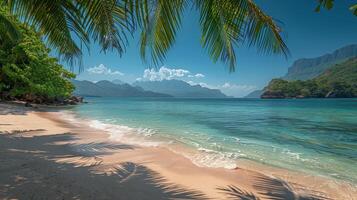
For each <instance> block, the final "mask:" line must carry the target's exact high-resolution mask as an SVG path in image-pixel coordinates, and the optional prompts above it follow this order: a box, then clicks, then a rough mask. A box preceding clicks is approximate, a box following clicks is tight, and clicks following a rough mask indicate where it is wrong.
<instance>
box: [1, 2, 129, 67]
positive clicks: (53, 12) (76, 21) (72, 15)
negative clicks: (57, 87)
mask: <svg viewBox="0 0 357 200" xmlns="http://www.w3.org/2000/svg"><path fill="white" fill-rule="evenodd" d="M5 3H6V5H7V6H9V8H10V10H11V12H12V13H13V14H14V15H17V16H19V18H20V20H22V21H24V22H26V23H28V24H30V25H33V26H35V27H36V28H37V29H38V31H40V32H41V33H42V34H43V35H45V38H46V41H47V42H48V44H49V46H50V47H53V48H55V49H57V50H58V52H59V54H60V55H61V57H63V58H65V59H66V60H69V61H70V62H71V61H73V59H74V58H80V57H81V55H82V45H85V46H86V47H88V45H89V43H90V39H92V40H93V41H95V42H98V43H99V44H100V45H101V47H102V50H103V51H106V50H107V49H116V50H118V52H119V54H122V53H123V52H124V47H125V41H126V37H125V31H126V30H128V28H129V26H128V22H129V20H127V18H126V12H125V10H124V8H123V7H122V6H121V5H120V1H117V0H91V1H87V0H7V1H5ZM78 41H79V42H78Z"/></svg>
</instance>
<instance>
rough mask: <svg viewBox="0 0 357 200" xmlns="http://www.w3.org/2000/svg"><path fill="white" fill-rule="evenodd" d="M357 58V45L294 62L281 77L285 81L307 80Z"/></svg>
mask: <svg viewBox="0 0 357 200" xmlns="http://www.w3.org/2000/svg"><path fill="white" fill-rule="evenodd" d="M356 56H357V44H353V45H348V46H345V47H342V48H340V49H337V50H335V51H334V52H332V53H330V54H325V55H323V56H319V57H316V58H304V59H299V60H296V61H295V62H294V63H293V65H292V66H291V67H289V69H288V73H287V74H286V75H285V76H284V77H283V79H285V80H308V79H312V78H315V77H317V76H319V75H320V74H322V73H323V72H324V71H325V70H326V69H328V68H330V67H332V66H333V65H335V64H337V63H341V62H343V61H346V60H348V59H349V58H353V57H356Z"/></svg>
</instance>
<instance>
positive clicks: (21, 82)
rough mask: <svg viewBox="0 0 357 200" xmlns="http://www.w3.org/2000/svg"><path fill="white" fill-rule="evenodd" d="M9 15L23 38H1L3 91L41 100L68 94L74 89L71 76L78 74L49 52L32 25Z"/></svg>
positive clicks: (23, 97) (21, 97) (0, 70)
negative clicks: (64, 66) (61, 63)
mask: <svg viewBox="0 0 357 200" xmlns="http://www.w3.org/2000/svg"><path fill="white" fill-rule="evenodd" d="M3 12H4V11H3V10H2V11H0V13H3ZM9 19H11V23H13V24H15V25H16V27H18V30H19V32H20V33H21V39H19V40H18V41H15V42H13V41H5V40H0V94H2V96H3V97H5V98H6V97H7V98H8V97H9V96H10V97H11V98H19V99H25V100H29V101H35V100H36V101H40V102H42V101H53V100H55V99H56V98H66V97H69V96H70V95H71V93H72V91H73V90H74V86H73V85H72V84H71V82H70V81H69V79H70V78H74V77H75V75H74V74H73V73H71V72H68V71H67V70H65V69H64V68H63V67H62V66H61V65H60V64H58V60H57V59H56V58H52V57H50V56H49V55H48V54H49V51H50V50H49V49H48V48H46V46H45V45H44V44H43V42H42V40H41V39H40V36H39V35H38V34H37V33H36V32H35V31H34V29H33V28H31V27H28V26H27V25H25V24H22V23H19V22H18V21H16V19H14V18H9ZM40 102H39V103H40Z"/></svg>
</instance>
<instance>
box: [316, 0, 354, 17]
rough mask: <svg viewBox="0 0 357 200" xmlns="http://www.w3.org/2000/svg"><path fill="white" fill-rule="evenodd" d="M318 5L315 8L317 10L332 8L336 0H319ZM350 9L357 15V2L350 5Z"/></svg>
mask: <svg viewBox="0 0 357 200" xmlns="http://www.w3.org/2000/svg"><path fill="white" fill-rule="evenodd" d="M317 1H318V5H317V7H316V9H315V11H316V12H320V10H321V8H325V9H327V10H331V9H332V8H333V6H334V3H335V0H317ZM350 10H351V11H352V13H353V14H354V15H355V16H357V4H353V5H351V6H350Z"/></svg>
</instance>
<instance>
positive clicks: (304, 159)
mask: <svg viewBox="0 0 357 200" xmlns="http://www.w3.org/2000/svg"><path fill="white" fill-rule="evenodd" d="M86 100H87V101H89V102H90V103H88V104H83V105H81V106H78V107H74V108H72V109H71V111H74V113H75V114H76V115H78V116H79V117H81V118H85V119H87V120H89V123H90V125H91V126H93V127H95V128H100V129H104V130H106V131H109V132H110V133H111V134H112V138H114V139H117V140H119V141H120V140H122V141H126V140H128V141H130V142H138V143H140V144H144V145H163V146H169V147H171V148H173V149H175V145H176V144H180V145H186V146H188V147H191V148H192V149H195V150H197V151H195V153H192V152H190V153H188V154H185V155H186V156H188V157H189V158H190V159H191V160H192V161H193V162H194V163H196V164H198V165H202V166H209V167H226V168H234V167H235V165H236V164H237V165H238V166H239V160H240V159H248V160H251V161H256V162H260V163H264V164H268V165H271V166H276V167H282V168H286V169H293V170H298V171H304V172H307V173H311V174H318V175H323V176H329V177H335V178H338V179H343V180H348V181H351V182H354V183H356V182H357V169H356V166H357V99H339V100H336V99H324V100H321V99H304V100H258V99H174V98H140V99H135V98H122V99H117V98H87V99H86ZM78 116H77V117H78Z"/></svg>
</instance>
